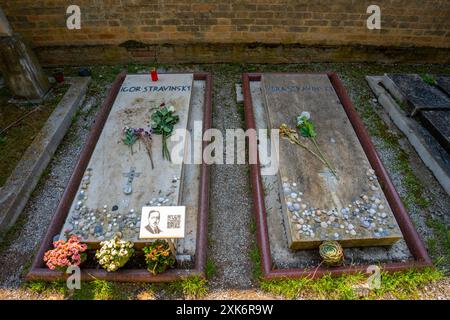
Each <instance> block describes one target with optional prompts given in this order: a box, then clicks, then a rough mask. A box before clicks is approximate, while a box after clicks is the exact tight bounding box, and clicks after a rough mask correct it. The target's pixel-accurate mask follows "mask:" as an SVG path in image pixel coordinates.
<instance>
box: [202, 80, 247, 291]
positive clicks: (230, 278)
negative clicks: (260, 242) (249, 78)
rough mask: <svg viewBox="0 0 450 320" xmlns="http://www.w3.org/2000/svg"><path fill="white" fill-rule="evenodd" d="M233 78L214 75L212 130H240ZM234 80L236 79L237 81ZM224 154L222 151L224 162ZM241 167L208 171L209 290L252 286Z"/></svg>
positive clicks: (245, 182)
mask: <svg viewBox="0 0 450 320" xmlns="http://www.w3.org/2000/svg"><path fill="white" fill-rule="evenodd" d="M233 77H234V78H236V75H233V74H229V73H228V72H224V73H215V74H214V83H215V85H214V103H213V108H214V111H213V127H214V128H217V129H219V130H221V131H222V133H223V134H224V135H225V129H234V128H241V127H242V120H241V118H240V115H239V113H238V111H237V108H236V100H235V98H234V97H235V96H236V95H235V90H234V82H232V81H229V79H230V78H233ZM237 80H238V79H237ZM225 156H226V150H224V159H226V158H225ZM247 177H248V170H247V166H245V165H216V166H213V167H212V170H211V186H213V187H212V188H211V202H210V205H211V210H210V216H209V217H210V220H211V221H210V230H209V234H210V239H211V241H210V247H209V251H208V252H209V255H210V257H211V259H212V260H213V261H214V262H215V264H216V265H217V269H218V270H217V271H218V272H217V277H214V278H213V279H212V281H211V284H212V287H213V288H239V289H243V288H249V287H251V286H252V264H251V261H250V259H249V256H250V248H251V244H252V241H253V239H252V235H251V233H250V223H251V217H252V198H251V192H250V181H249V180H248V179H247Z"/></svg>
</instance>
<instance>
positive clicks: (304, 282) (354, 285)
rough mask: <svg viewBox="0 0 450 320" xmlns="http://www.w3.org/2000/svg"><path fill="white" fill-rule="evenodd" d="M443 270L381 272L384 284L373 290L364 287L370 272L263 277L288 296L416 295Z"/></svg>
mask: <svg viewBox="0 0 450 320" xmlns="http://www.w3.org/2000/svg"><path fill="white" fill-rule="evenodd" d="M443 276H444V275H443V273H442V272H441V271H439V270H435V269H430V268H428V269H424V270H422V271H417V270H409V271H406V272H396V273H386V272H382V273H381V285H380V288H379V289H374V290H373V291H366V292H365V293H364V294H363V292H364V291H361V289H360V288H364V284H365V283H366V281H367V279H368V275H365V274H362V273H359V274H354V275H344V276H340V277H332V276H331V275H326V276H324V277H322V278H320V279H317V280H312V279H310V278H302V279H295V280H293V279H285V280H262V281H261V282H260V286H261V289H262V290H264V291H266V292H270V293H272V294H276V295H281V296H283V297H284V298H286V299H298V298H311V297H314V298H318V299H333V300H355V299H382V298H386V297H389V296H390V297H393V298H396V299H416V298H418V293H419V290H420V289H421V288H423V287H424V286H425V285H427V284H430V283H432V282H435V281H437V280H440V279H442V278H443Z"/></svg>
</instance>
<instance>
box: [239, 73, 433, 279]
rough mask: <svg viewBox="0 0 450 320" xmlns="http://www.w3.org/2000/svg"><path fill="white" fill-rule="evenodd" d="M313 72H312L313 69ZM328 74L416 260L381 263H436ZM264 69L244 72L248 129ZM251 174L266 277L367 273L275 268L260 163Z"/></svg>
mask: <svg viewBox="0 0 450 320" xmlns="http://www.w3.org/2000/svg"><path fill="white" fill-rule="evenodd" d="M274 74H298V73H274ZM309 74H311V73H309ZM321 74H325V75H327V76H328V78H329V79H330V82H331V84H332V85H333V87H334V89H335V91H336V93H337V95H338V97H339V100H340V102H341V103H342V106H343V108H344V110H345V112H346V114H347V117H348V118H349V120H350V122H351V124H352V126H353V129H354V130H355V133H356V135H357V137H358V139H359V141H360V143H361V145H362V147H363V149H364V152H365V153H366V156H367V158H368V159H369V162H370V164H371V165H372V167H373V169H374V170H375V172H376V174H377V176H378V178H379V182H380V185H381V188H382V189H383V191H384V194H385V195H386V198H387V200H388V202H389V205H390V206H391V208H392V211H393V213H394V216H395V218H396V220H397V223H398V225H399V227H400V230H401V232H402V234H403V237H404V239H405V242H406V244H407V246H408V249H409V250H410V252H411V254H412V255H413V257H414V260H412V261H408V262H401V263H385V264H380V267H381V268H382V269H384V270H385V271H388V272H395V271H402V270H406V269H410V268H417V269H422V268H425V267H432V266H433V262H432V261H431V259H430V257H429V256H428V253H427V251H426V249H425V246H424V244H423V242H422V239H421V238H420V235H419V234H418V233H417V231H416V229H415V228H414V225H413V223H412V221H411V219H410V218H409V215H408V213H407V212H406V210H405V208H404V206H403V204H402V202H401V200H400V197H399V195H398V193H397V191H396V190H395V188H394V185H393V184H392V182H391V180H390V178H389V174H388V173H387V171H386V169H385V168H384V167H383V164H382V162H381V160H380V158H379V157H378V154H377V152H376V150H375V148H374V146H373V144H372V141H371V139H370V136H369V134H368V133H367V131H366V129H365V128H364V124H363V122H362V120H361V118H360V117H359V115H358V113H357V112H356V110H355V108H354V107H353V104H352V102H351V100H350V98H349V96H348V95H347V93H346V91H345V88H344V86H343V85H342V82H341V81H340V79H339V77H338V76H337V75H336V74H335V73H334V72H329V73H321ZM261 75H262V74H261V73H244V74H243V75H242V87H243V93H244V112H245V125H246V128H247V129H256V125H255V118H254V114H253V102H252V96H251V91H250V81H261ZM250 176H251V183H252V192H253V206H254V212H255V216H256V225H257V229H256V231H257V241H258V247H259V253H260V255H261V269H262V274H263V277H264V279H267V280H270V279H282V278H302V277H310V278H319V277H322V276H324V275H326V274H331V275H332V276H339V275H342V274H354V273H358V272H362V273H365V272H366V270H367V267H368V266H369V265H354V266H340V267H326V266H320V267H318V268H313V269H308V268H291V269H275V268H272V257H271V253H270V241H269V234H268V228H267V221H266V208H265V202H264V189H263V185H262V179H261V172H260V170H259V159H258V164H251V165H250Z"/></svg>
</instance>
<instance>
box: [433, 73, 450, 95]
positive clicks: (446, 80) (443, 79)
mask: <svg viewBox="0 0 450 320" xmlns="http://www.w3.org/2000/svg"><path fill="white" fill-rule="evenodd" d="M436 82H437V85H438V87H439V88H440V89H441V90H442V91H444V92H445V93H446V94H447V96H449V97H450V76H447V75H438V76H436Z"/></svg>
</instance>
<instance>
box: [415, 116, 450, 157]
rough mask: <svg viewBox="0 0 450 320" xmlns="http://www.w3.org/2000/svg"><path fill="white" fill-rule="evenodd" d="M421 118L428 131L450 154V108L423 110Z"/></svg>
mask: <svg viewBox="0 0 450 320" xmlns="http://www.w3.org/2000/svg"><path fill="white" fill-rule="evenodd" d="M420 118H421V119H422V122H423V124H424V125H425V127H426V128H427V129H428V131H429V132H430V133H431V134H432V135H433V137H434V138H435V139H436V140H437V141H438V142H439V144H440V145H441V146H442V147H443V148H444V149H445V150H446V151H447V153H449V154H450V110H449V111H439V110H430V111H421V112H420Z"/></svg>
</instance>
